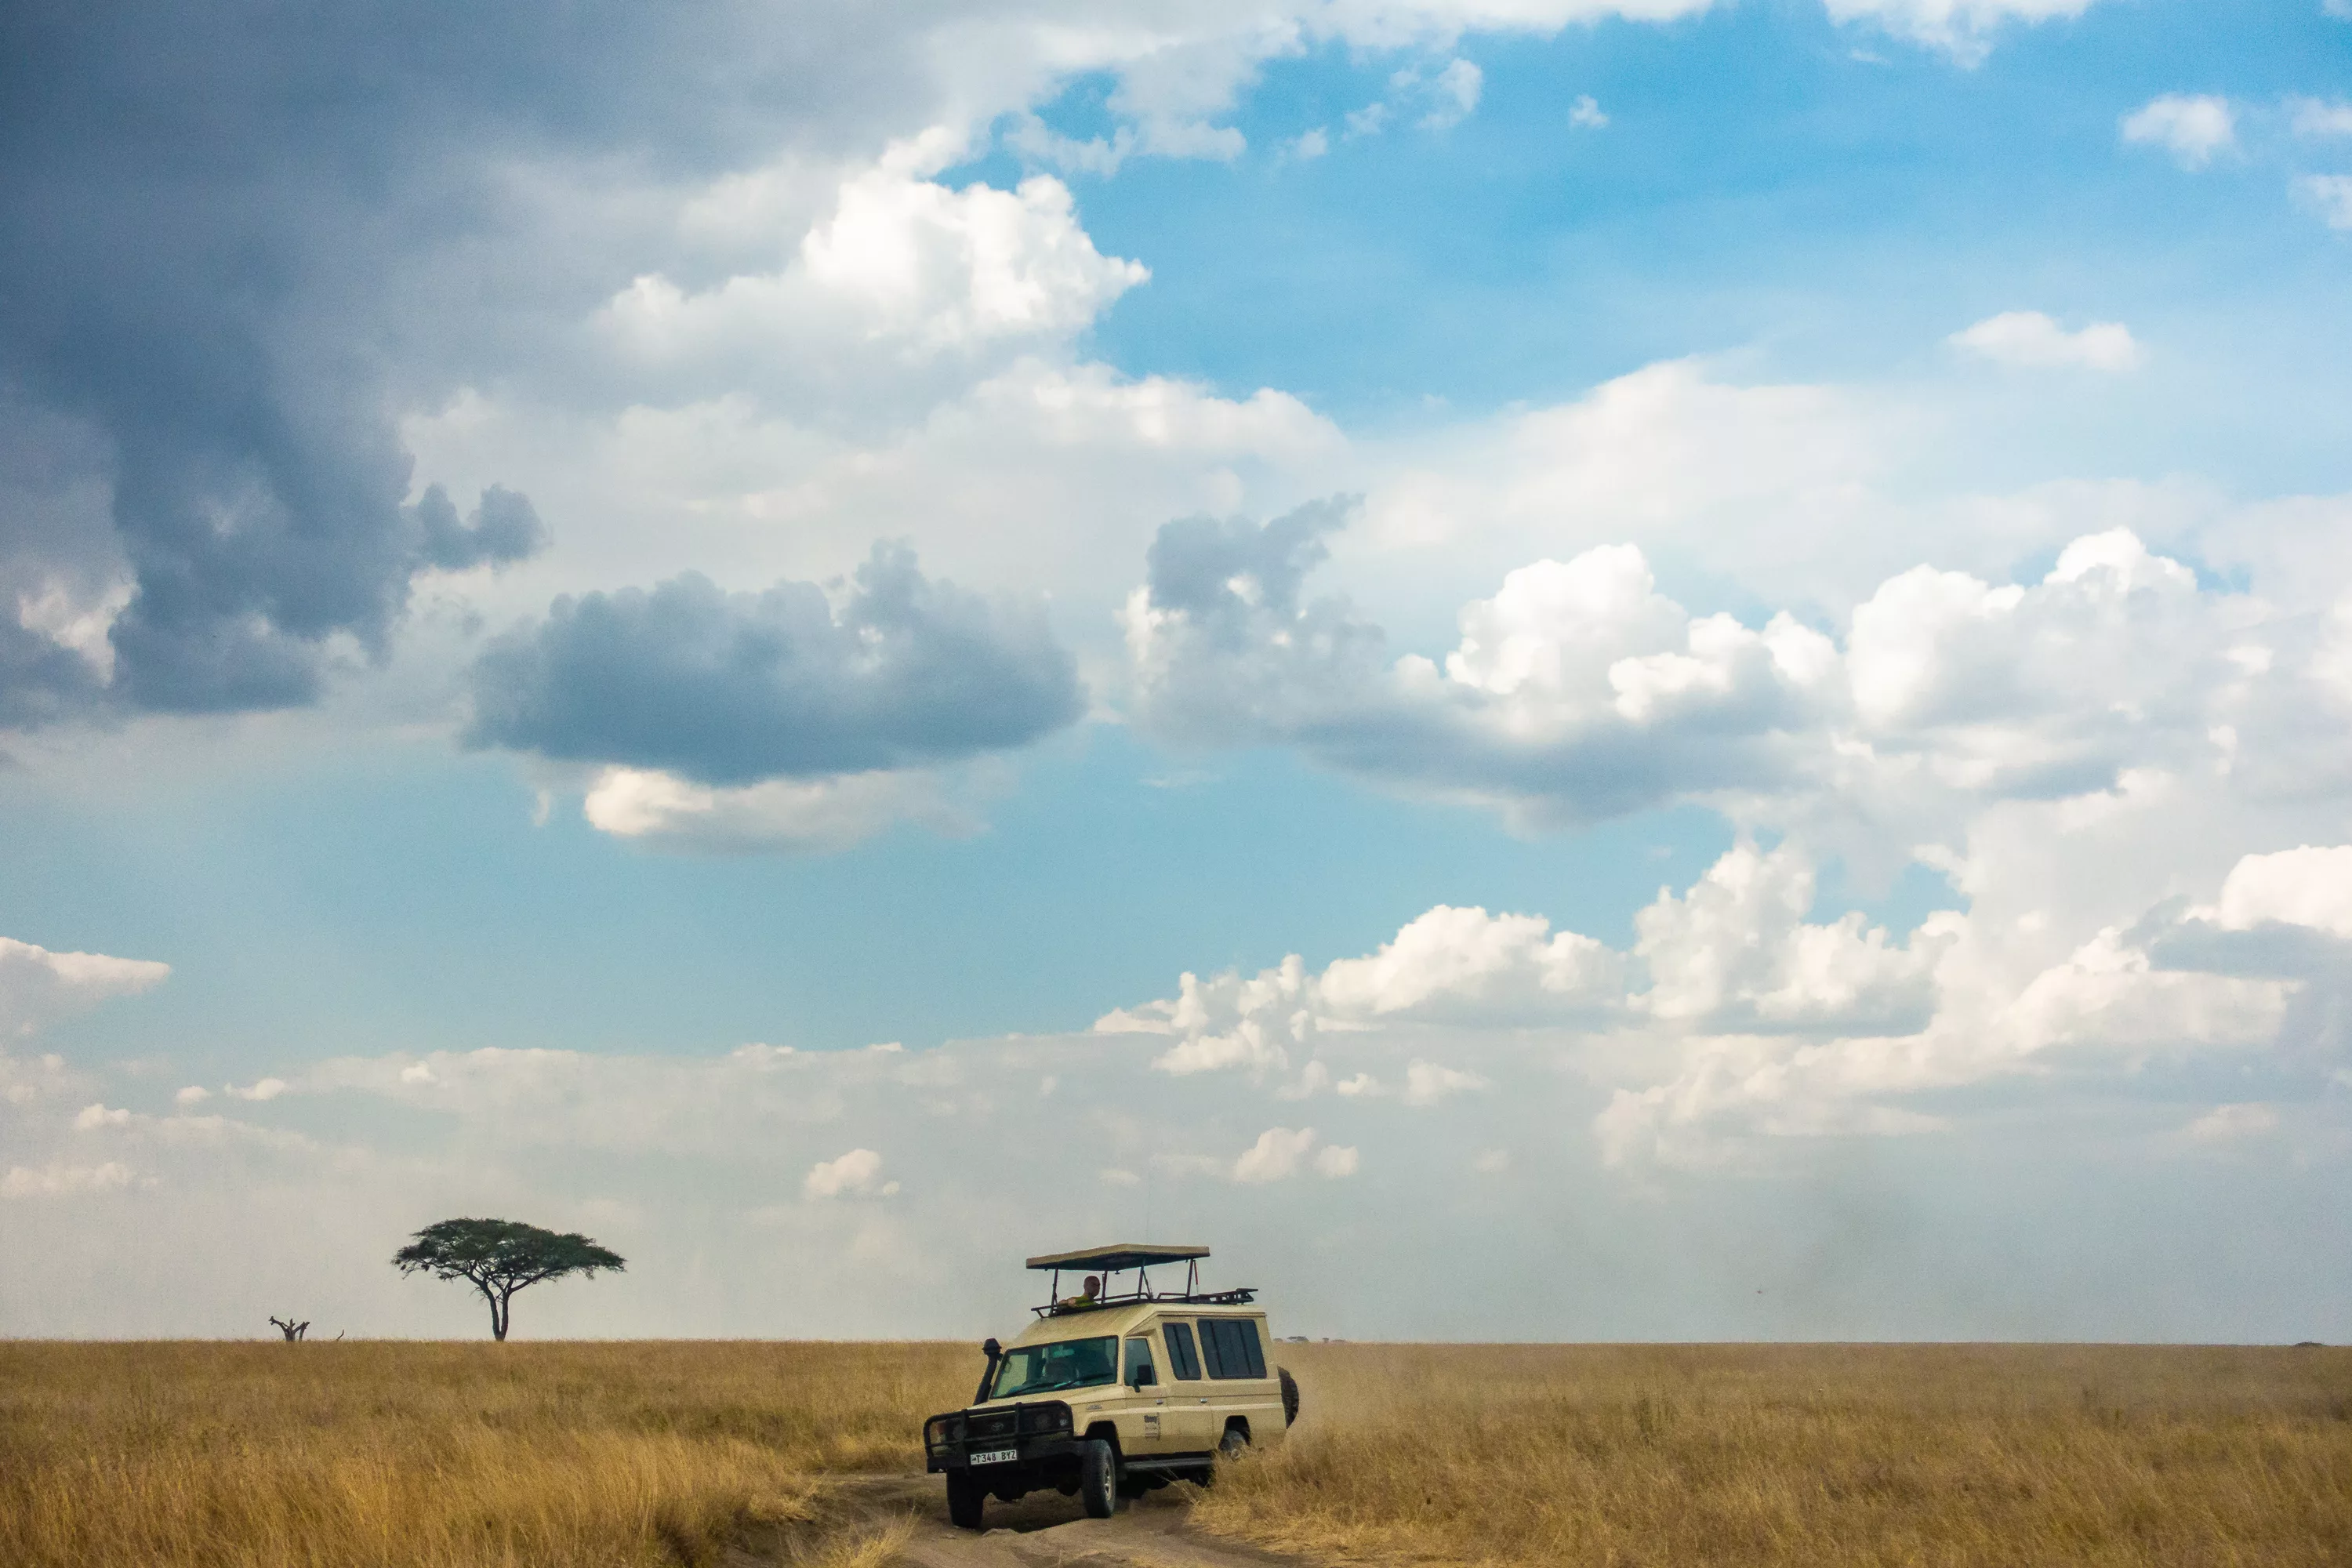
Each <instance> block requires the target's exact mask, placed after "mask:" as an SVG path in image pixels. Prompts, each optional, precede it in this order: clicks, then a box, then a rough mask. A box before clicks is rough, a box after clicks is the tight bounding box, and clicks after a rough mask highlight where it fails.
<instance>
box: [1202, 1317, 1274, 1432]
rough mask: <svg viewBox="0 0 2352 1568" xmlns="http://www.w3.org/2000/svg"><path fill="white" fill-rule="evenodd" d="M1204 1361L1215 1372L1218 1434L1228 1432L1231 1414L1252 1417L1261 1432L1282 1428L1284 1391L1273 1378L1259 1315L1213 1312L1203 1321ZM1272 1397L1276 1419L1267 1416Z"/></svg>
mask: <svg viewBox="0 0 2352 1568" xmlns="http://www.w3.org/2000/svg"><path fill="white" fill-rule="evenodd" d="M1199 1328H1200V1342H1201V1367H1202V1371H1204V1372H1206V1373H1208V1374H1209V1377H1208V1386H1209V1389H1210V1391H1211V1392H1210V1394H1209V1405H1208V1408H1209V1410H1210V1413H1211V1427H1210V1429H1211V1433H1212V1440H1214V1439H1215V1438H1216V1437H1221V1436H1223V1435H1224V1429H1225V1422H1226V1420H1227V1418H1228V1417H1230V1416H1234V1415H1239V1416H1242V1417H1244V1419H1246V1420H1247V1421H1248V1422H1249V1428H1250V1431H1251V1433H1252V1434H1253V1435H1254V1436H1255V1435H1257V1434H1262V1433H1265V1432H1268V1431H1273V1432H1279V1431H1280V1430H1281V1428H1282V1407H1281V1400H1280V1396H1279V1395H1278V1394H1275V1393H1274V1390H1273V1388H1272V1386H1271V1385H1270V1384H1269V1383H1268V1373H1267V1372H1266V1369H1265V1345H1264V1343H1263V1342H1262V1339H1261V1336H1260V1334H1259V1332H1258V1320H1257V1319H1255V1318H1238V1317H1236V1318H1213V1317H1207V1316H1203V1317H1202V1319H1201V1320H1200V1322H1199ZM1269 1396H1271V1397H1272V1403H1273V1414H1274V1419H1273V1421H1272V1423H1271V1424H1269V1423H1268V1422H1267V1420H1266V1414H1267V1410H1266V1406H1267V1404H1268V1401H1269Z"/></svg>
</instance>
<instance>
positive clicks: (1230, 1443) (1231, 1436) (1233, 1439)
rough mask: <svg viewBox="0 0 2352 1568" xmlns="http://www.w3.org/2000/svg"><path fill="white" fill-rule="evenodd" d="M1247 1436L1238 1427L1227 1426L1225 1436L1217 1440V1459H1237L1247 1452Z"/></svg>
mask: <svg viewBox="0 0 2352 1568" xmlns="http://www.w3.org/2000/svg"><path fill="white" fill-rule="evenodd" d="M1249 1446H1250V1440H1249V1434H1248V1433H1246V1432H1244V1431H1243V1430H1242V1429H1241V1428H1240V1427H1238V1426H1228V1427H1226V1428H1225V1435H1224V1436H1222V1437H1220V1438H1218V1439H1217V1458H1220V1459H1238V1458H1241V1457H1242V1456H1243V1455H1244V1454H1245V1453H1247V1452H1249Z"/></svg>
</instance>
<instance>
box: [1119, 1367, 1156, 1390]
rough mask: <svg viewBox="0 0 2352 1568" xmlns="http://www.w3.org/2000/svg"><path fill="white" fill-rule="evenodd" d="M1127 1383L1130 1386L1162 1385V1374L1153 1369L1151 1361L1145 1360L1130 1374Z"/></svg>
mask: <svg viewBox="0 0 2352 1568" xmlns="http://www.w3.org/2000/svg"><path fill="white" fill-rule="evenodd" d="M1127 1385H1128V1386H1129V1388H1157V1387H1159V1386H1160V1374H1159V1373H1157V1372H1155V1371H1153V1370H1152V1366H1151V1363H1150V1362H1145V1363H1143V1364H1142V1365H1140V1366H1139V1367H1137V1368H1136V1369H1135V1370H1134V1372H1132V1373H1129V1375H1128V1380H1127Z"/></svg>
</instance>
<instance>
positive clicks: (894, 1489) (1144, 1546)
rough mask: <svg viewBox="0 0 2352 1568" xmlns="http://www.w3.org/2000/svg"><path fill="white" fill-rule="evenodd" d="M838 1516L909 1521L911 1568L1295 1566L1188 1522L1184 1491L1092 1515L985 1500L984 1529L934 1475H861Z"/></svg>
mask: <svg viewBox="0 0 2352 1568" xmlns="http://www.w3.org/2000/svg"><path fill="white" fill-rule="evenodd" d="M834 1484H835V1486H836V1487H838V1489H839V1490H838V1493H837V1494H836V1495H837V1497H838V1499H839V1508H838V1512H835V1510H833V1509H828V1510H826V1512H827V1513H828V1514H829V1515H831V1516H832V1517H834V1518H835V1519H841V1520H845V1521H846V1520H855V1519H865V1520H870V1521H874V1522H876V1523H885V1522H889V1521H896V1520H900V1519H911V1520H912V1521H913V1523H914V1530H915V1533H914V1538H913V1539H912V1540H911V1541H909V1542H908V1543H907V1548H906V1553H905V1561H906V1563H907V1564H908V1568H1296V1564H1297V1561H1298V1560H1297V1559H1296V1558H1290V1557H1280V1556H1276V1555H1275V1554H1274V1553H1272V1552H1261V1551H1259V1550H1257V1549H1256V1548H1255V1547H1250V1546H1241V1545H1236V1544H1234V1542H1224V1541H1214V1540H1211V1539H1210V1538H1208V1537H1206V1536H1203V1535H1201V1534H1198V1533H1196V1532H1195V1531H1192V1529H1191V1528H1190V1527H1189V1526H1188V1525H1187V1524H1186V1522H1185V1518H1186V1515H1187V1513H1188V1512H1189V1510H1188V1509H1187V1508H1186V1506H1185V1503H1184V1501H1183V1497H1184V1493H1185V1491H1186V1489H1184V1488H1181V1487H1170V1488H1167V1489H1163V1490H1160V1491H1155V1492H1150V1493H1148V1494H1146V1495H1145V1496H1144V1497H1142V1498H1139V1499H1138V1500H1135V1501H1133V1502H1129V1503H1125V1504H1123V1505H1122V1506H1121V1507H1120V1509H1119V1510H1118V1513H1117V1514H1116V1515H1114V1516H1113V1517H1111V1518H1109V1519H1088V1518H1087V1517H1086V1512H1085V1510H1084V1509H1082V1508H1081V1507H1080V1506H1079V1503H1078V1500H1077V1499H1076V1498H1066V1497H1062V1496H1060V1495H1058V1494H1057V1493H1055V1492H1050V1491H1049V1492H1039V1493H1033V1494H1032V1495H1030V1496H1029V1497H1027V1498H1024V1499H1023V1500H1021V1501H1020V1502H1017V1503H1000V1502H997V1501H995V1500H993V1499H992V1500H990V1502H989V1504H988V1514H987V1521H988V1528H987V1530H986V1531H985V1532H980V1531H969V1530H958V1529H956V1528H955V1527H954V1526H953V1525H951V1524H950V1523H949V1522H948V1506H947V1493H946V1489H945V1488H944V1486H943V1485H942V1484H941V1483H940V1479H939V1478H938V1477H937V1476H859V1477H852V1478H844V1479H841V1480H839V1481H837V1482H835V1483H834Z"/></svg>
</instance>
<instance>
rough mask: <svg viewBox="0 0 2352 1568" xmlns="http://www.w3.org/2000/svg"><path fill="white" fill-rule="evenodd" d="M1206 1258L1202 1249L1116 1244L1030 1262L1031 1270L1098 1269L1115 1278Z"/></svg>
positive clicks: (1127, 1242) (1082, 1249)
mask: <svg viewBox="0 0 2352 1568" xmlns="http://www.w3.org/2000/svg"><path fill="white" fill-rule="evenodd" d="M1208 1256H1209V1249H1208V1248H1207V1247H1157V1246H1153V1245H1152V1244H1151V1243H1150V1242H1142V1241H1118V1242H1113V1243H1111V1244H1110V1245H1108V1246H1107V1247H1080V1248H1079V1249H1078V1250H1077V1251H1076V1252H1049V1253H1047V1254H1045V1256H1044V1257H1043V1258H1031V1259H1030V1260H1029V1267H1030V1268H1039V1269H1045V1268H1099V1269H1101V1270H1102V1271H1103V1272H1104V1273H1106V1274H1116V1273H1118V1272H1120V1271H1121V1270H1123V1269H1128V1268H1157V1267H1158V1266H1159V1265H1160V1264H1162V1263H1192V1262H1196V1261H1198V1260H1199V1259H1201V1258H1206V1257H1208Z"/></svg>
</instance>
